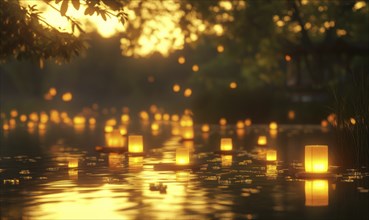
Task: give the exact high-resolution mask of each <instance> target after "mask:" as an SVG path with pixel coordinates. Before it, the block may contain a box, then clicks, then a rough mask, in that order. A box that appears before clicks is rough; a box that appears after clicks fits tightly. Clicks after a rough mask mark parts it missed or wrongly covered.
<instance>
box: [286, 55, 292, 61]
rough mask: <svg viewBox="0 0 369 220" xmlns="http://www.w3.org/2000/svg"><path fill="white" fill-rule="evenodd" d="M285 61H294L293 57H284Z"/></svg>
mask: <svg viewBox="0 0 369 220" xmlns="http://www.w3.org/2000/svg"><path fill="white" fill-rule="evenodd" d="M284 59H285V60H286V61H287V62H290V61H291V60H292V57H291V56H290V55H288V54H287V55H286V56H284Z"/></svg>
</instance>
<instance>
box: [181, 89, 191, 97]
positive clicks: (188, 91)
mask: <svg viewBox="0 0 369 220" xmlns="http://www.w3.org/2000/svg"><path fill="white" fill-rule="evenodd" d="M183 95H184V96H185V97H190V96H191V95H192V89H190V88H187V89H185V91H184V92H183Z"/></svg>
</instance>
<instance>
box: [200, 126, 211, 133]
mask: <svg viewBox="0 0 369 220" xmlns="http://www.w3.org/2000/svg"><path fill="white" fill-rule="evenodd" d="M201 131H202V132H204V133H207V132H209V131H210V126H209V125H208V124H203V125H202V126H201Z"/></svg>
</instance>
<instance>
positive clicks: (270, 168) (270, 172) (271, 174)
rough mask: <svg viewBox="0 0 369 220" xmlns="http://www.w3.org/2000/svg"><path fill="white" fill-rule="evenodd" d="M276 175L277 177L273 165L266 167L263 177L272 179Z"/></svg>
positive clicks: (275, 167)
mask: <svg viewBox="0 0 369 220" xmlns="http://www.w3.org/2000/svg"><path fill="white" fill-rule="evenodd" d="M277 175H278V170H277V165H274V164H268V165H266V172H265V176H267V177H269V178H273V179H274V178H276V177H277Z"/></svg>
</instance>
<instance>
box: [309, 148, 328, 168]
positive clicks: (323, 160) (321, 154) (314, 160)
mask: <svg viewBox="0 0 369 220" xmlns="http://www.w3.org/2000/svg"><path fill="white" fill-rule="evenodd" d="M305 171H306V172H307V173H325V172H327V171H328V146H327V145H306V146H305Z"/></svg>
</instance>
